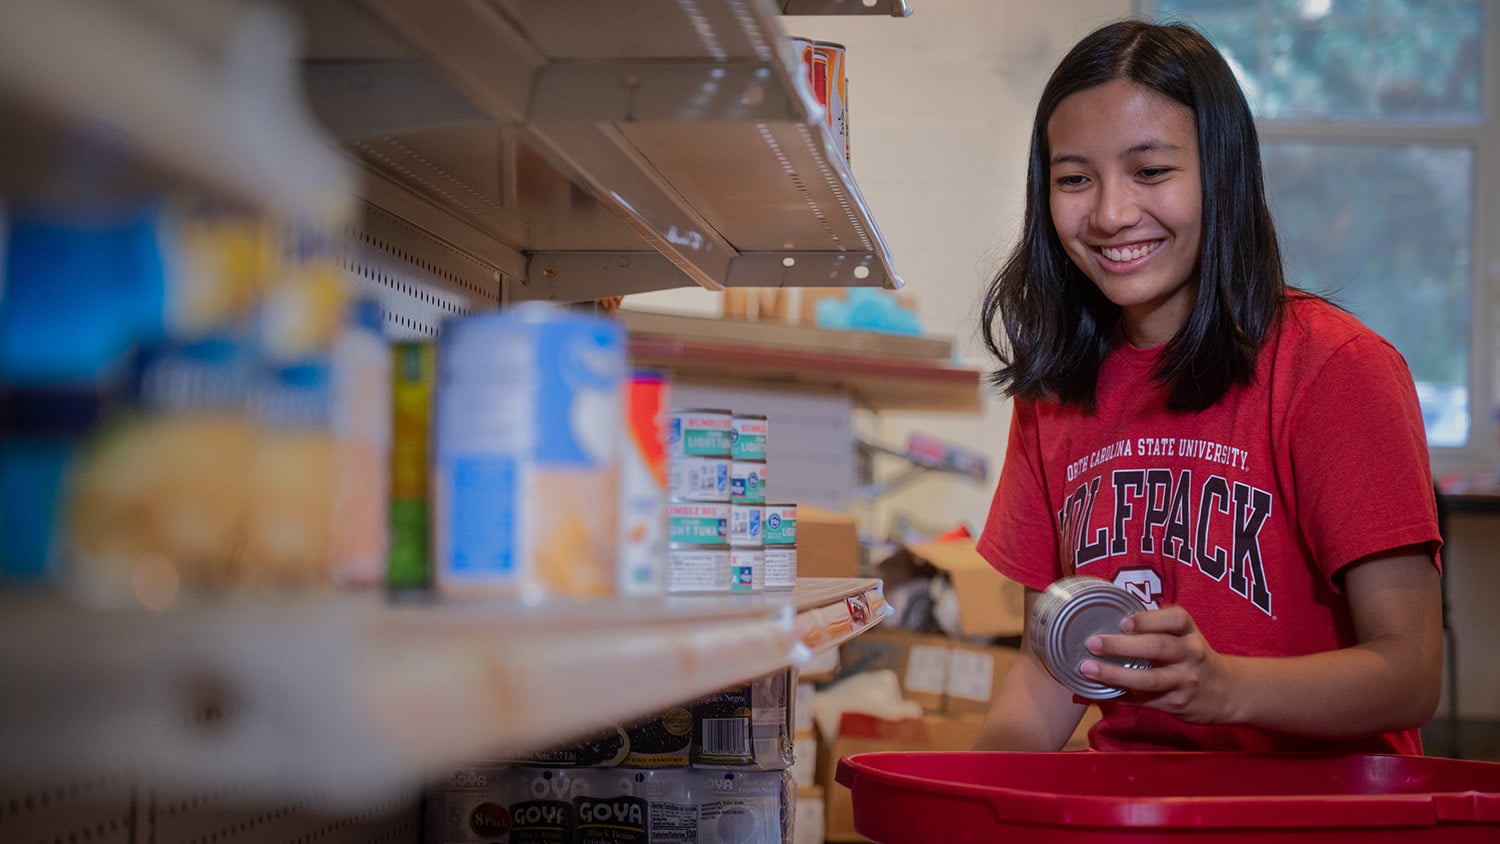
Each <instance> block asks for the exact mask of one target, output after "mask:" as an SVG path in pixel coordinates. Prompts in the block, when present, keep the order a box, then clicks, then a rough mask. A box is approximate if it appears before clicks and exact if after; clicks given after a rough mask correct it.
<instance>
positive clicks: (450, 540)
mask: <svg viewBox="0 0 1500 844" xmlns="http://www.w3.org/2000/svg"><path fill="white" fill-rule="evenodd" d="M625 361H626V358H625V342H624V332H623V330H622V329H621V327H620V326H619V324H618V323H615V322H613V321H610V320H607V319H603V318H600V317H595V316H592V315H588V314H581V313H576V312H572V311H568V310H565V309H563V308H560V307H557V306H555V305H549V304H547V303H543V302H526V303H522V304H520V305H517V306H515V307H512V308H508V309H506V310H502V311H497V312H493V313H487V314H482V315H478V316H472V317H467V318H465V319H462V320H457V321H454V322H452V323H449V324H448V326H446V327H445V329H444V331H443V334H442V335H441V336H440V337H439V341H438V382H437V398H436V411H437V412H436V418H435V433H436V453H435V457H434V465H433V470H434V479H433V505H434V518H433V532H434V536H433V539H434V545H435V554H434V557H435V569H436V576H437V583H438V586H439V588H440V589H442V590H443V591H446V592H461V593H468V592H482V593H492V594H505V595H516V596H520V597H523V598H527V599H537V598H546V597H571V598H587V597H596V596H604V595H613V594H615V592H616V589H617V575H616V563H615V546H616V542H617V539H618V531H617V526H618V513H617V508H616V507H614V506H612V505H613V503H614V502H616V501H617V500H618V484H619V481H618V463H619V460H618V451H619V443H620V441H621V437H620V434H619V431H618V428H619V426H620V425H621V424H622V421H621V420H622V407H621V402H622V398H623V390H624V378H625V370H626V365H625Z"/></svg>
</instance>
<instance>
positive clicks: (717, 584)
mask: <svg viewBox="0 0 1500 844" xmlns="http://www.w3.org/2000/svg"><path fill="white" fill-rule="evenodd" d="M667 591H668V592H728V591H729V546H728V545H727V544H724V545H676V544H673V545H670V546H668V548H667Z"/></svg>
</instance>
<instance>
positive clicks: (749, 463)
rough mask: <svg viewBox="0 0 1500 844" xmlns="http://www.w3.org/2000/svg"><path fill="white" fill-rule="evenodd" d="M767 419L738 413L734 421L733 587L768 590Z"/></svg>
mask: <svg viewBox="0 0 1500 844" xmlns="http://www.w3.org/2000/svg"><path fill="white" fill-rule="evenodd" d="M768 427H769V426H768V425H767V423H766V417H765V416H763V415H761V414H757V413H736V414H734V417H733V419H732V420H731V436H730V440H731V448H730V456H731V458H732V460H733V462H732V464H731V466H730V475H729V508H730V523H729V546H730V549H729V558H730V559H729V588H730V590H731V591H734V592H758V591H760V590H763V589H765V588H766V562H765V507H766V436H767V432H768Z"/></svg>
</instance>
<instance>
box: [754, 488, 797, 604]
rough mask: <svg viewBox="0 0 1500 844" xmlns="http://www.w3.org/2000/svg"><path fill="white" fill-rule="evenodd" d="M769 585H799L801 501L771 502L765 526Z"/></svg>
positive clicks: (766, 574)
mask: <svg viewBox="0 0 1500 844" xmlns="http://www.w3.org/2000/svg"><path fill="white" fill-rule="evenodd" d="M762 532H763V534H764V544H765V572H766V573H765V583H766V588H767V589H791V588H793V587H795V586H796V585H797V505H795V504H767V505H766V508H765V524H764V527H763V528H762Z"/></svg>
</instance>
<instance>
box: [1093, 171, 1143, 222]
mask: <svg viewBox="0 0 1500 844" xmlns="http://www.w3.org/2000/svg"><path fill="white" fill-rule="evenodd" d="M1139 220H1140V208H1139V206H1138V205H1137V204H1136V201H1135V194H1134V192H1133V191H1132V190H1131V189H1130V185H1128V184H1122V183H1120V182H1117V181H1114V180H1110V179H1105V180H1103V181H1101V182H1100V183H1099V191H1098V193H1097V194H1096V195H1095V202H1094V213H1093V219H1092V222H1093V224H1094V228H1096V229H1099V230H1100V231H1106V232H1115V231H1120V230H1121V229H1127V228H1130V227H1131V226H1133V225H1135V224H1136V222H1138V221H1139Z"/></svg>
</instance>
